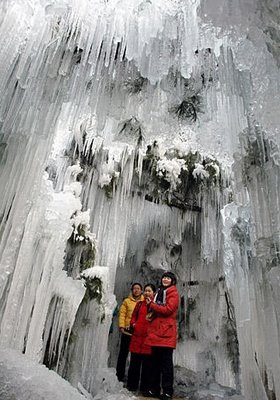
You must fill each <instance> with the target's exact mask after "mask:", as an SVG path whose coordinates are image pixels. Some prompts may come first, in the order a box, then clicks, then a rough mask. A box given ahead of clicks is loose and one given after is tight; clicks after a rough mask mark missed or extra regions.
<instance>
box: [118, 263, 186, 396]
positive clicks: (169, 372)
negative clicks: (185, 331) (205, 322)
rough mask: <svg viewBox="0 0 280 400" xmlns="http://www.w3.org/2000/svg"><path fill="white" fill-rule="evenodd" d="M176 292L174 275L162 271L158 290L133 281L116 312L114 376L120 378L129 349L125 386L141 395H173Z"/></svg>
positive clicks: (177, 296) (177, 300)
mask: <svg viewBox="0 0 280 400" xmlns="http://www.w3.org/2000/svg"><path fill="white" fill-rule="evenodd" d="M178 307H179V294H178V291H177V288H176V276H175V275H174V274H173V273H172V272H170V271H166V272H164V273H163V275H162V277H161V284H160V287H159V288H158V290H156V288H155V286H154V285H153V284H152V283H147V284H146V285H145V286H144V291H143V289H142V285H141V284H140V283H133V285H132V287H131V294H130V296H129V297H127V298H126V299H124V301H123V303H122V305H121V307H120V311H119V329H120V332H121V345H120V351H119V357H118V362H117V368H116V369H117V377H118V379H119V381H124V377H125V368H126V360H127V356H128V353H129V352H130V364H129V369H128V376H127V389H128V390H130V391H132V392H135V391H137V390H138V389H139V390H140V392H141V393H142V395H143V396H145V397H158V398H160V399H161V400H167V399H171V398H172V395H173V381H174V368H173V350H174V349H175V347H176V339H177V323H176V315H177V310H178Z"/></svg>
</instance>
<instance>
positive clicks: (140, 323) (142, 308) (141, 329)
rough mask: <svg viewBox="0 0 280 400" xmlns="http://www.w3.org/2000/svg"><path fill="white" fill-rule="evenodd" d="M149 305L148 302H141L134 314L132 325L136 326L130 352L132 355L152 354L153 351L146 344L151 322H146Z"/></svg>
mask: <svg viewBox="0 0 280 400" xmlns="http://www.w3.org/2000/svg"><path fill="white" fill-rule="evenodd" d="M146 315H147V304H146V301H145V300H144V301H139V302H138V303H137V304H136V306H135V308H134V311H133V313H132V317H131V321H130V325H133V326H134V332H133V335H132V337H131V341H130V345H129V351H130V352H131V353H141V354H152V349H151V347H150V346H148V345H147V344H146V343H144V342H145V339H146V336H147V328H148V324H149V322H148V321H147V320H146Z"/></svg>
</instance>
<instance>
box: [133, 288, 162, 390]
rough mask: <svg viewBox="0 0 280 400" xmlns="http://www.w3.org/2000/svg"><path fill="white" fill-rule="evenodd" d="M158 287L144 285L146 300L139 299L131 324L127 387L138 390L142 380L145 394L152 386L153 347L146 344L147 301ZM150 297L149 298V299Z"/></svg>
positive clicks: (141, 388)
mask: <svg viewBox="0 0 280 400" xmlns="http://www.w3.org/2000/svg"><path fill="white" fill-rule="evenodd" d="M155 291H156V288H155V286H154V285H153V284H151V283H148V284H147V285H145V286H144V300H143V301H139V302H138V303H137V304H136V306H135V308H134V311H133V313H132V317H131V321H130V326H132V327H133V334H132V337H131V341H130V345H129V351H130V364H129V369H128V377H127V389H128V390H130V391H132V392H134V391H137V389H138V386H139V380H140V391H141V392H142V393H143V394H145V393H146V392H147V391H148V389H149V388H150V385H151V383H150V376H151V354H152V350H151V347H150V346H148V345H147V344H145V343H144V342H145V339H146V336H147V328H148V324H149V322H148V321H147V319H146V316H147V312H148V310H147V307H148V306H147V302H148V301H149V300H150V299H153V297H154V294H155ZM148 299H149V300H148Z"/></svg>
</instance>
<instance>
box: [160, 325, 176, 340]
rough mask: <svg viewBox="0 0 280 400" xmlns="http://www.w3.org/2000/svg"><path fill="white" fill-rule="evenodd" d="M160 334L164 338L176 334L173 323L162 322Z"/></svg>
mask: <svg viewBox="0 0 280 400" xmlns="http://www.w3.org/2000/svg"><path fill="white" fill-rule="evenodd" d="M158 335H159V336H160V337H162V338H170V337H172V336H173V335H174V326H173V324H168V323H161V324H160V325H159V331H158Z"/></svg>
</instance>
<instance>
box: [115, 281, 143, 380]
mask: <svg viewBox="0 0 280 400" xmlns="http://www.w3.org/2000/svg"><path fill="white" fill-rule="evenodd" d="M140 300H144V297H143V294H142V285H141V284H140V283H138V282H135V283H133V284H132V286H131V294H130V295H129V296H128V297H126V298H125V299H124V301H123V302H122V305H121V307H120V311H119V330H120V332H121V346H120V352H119V357H118V362H117V368H116V369H117V377H118V380H119V381H120V382H123V381H124V375H125V365H126V359H127V356H128V349H129V344H130V339H131V332H130V331H129V326H130V320H131V316H132V313H133V310H134V308H135V306H136V303H137V302H138V301H140Z"/></svg>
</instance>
